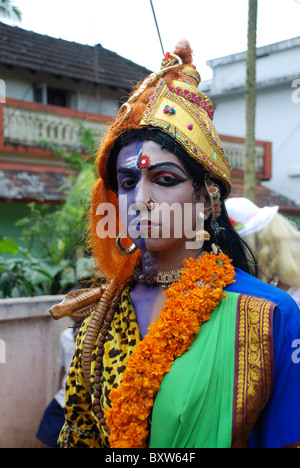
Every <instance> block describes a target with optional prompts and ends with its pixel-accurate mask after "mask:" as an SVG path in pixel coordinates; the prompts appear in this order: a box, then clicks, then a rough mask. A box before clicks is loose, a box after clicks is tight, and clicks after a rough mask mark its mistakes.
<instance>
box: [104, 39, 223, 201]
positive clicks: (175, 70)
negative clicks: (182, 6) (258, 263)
mask: <svg viewBox="0 0 300 468" xmlns="http://www.w3.org/2000/svg"><path fill="white" fill-rule="evenodd" d="M200 82H201V77H200V74H199V73H198V71H197V69H196V67H195V66H194V65H193V64H192V50H191V48H190V45H189V43H188V42H187V41H186V40H182V41H180V42H179V43H178V45H177V46H176V48H175V52H174V53H170V52H167V54H166V55H165V57H164V58H163V60H162V63H161V69H160V71H159V72H157V73H151V75H149V76H148V77H147V78H146V79H145V80H144V81H143V82H142V84H141V85H140V86H139V87H138V88H137V90H135V91H133V93H132V94H131V96H130V97H129V99H128V101H127V102H126V103H125V104H123V105H122V106H121V108H120V111H119V114H118V117H117V119H116V123H115V124H114V134H115V135H116V134H117V131H118V128H119V129H120V133H122V132H126V131H129V130H130V129H132V128H138V127H147V126H152V127H159V128H160V129H162V130H163V131H165V132H166V133H168V134H169V135H171V136H172V137H173V138H175V139H176V140H178V142H179V143H180V144H181V145H182V146H183V147H184V148H185V150H186V151H187V153H188V154H189V155H190V156H191V157H192V158H194V159H195V160H196V161H198V162H199V163H201V164H202V165H203V166H204V168H205V170H206V171H208V172H209V173H210V174H211V175H213V176H214V177H216V178H218V179H219V180H221V181H222V182H223V184H224V186H225V188H226V192H227V193H226V195H227V196H228V195H229V193H230V191H231V176H230V166H231V164H230V161H229V157H228V155H227V154H226V153H225V151H224V149H223V147H222V143H221V140H220V138H219V136H218V134H217V132H216V130H215V127H214V125H213V123H212V120H213V117H214V106H213V104H212V102H211V100H210V99H209V98H208V96H206V95H205V94H204V93H203V92H201V91H200V90H199V84H200ZM148 88H152V89H153V90H154V92H152V95H151V96H150V99H149V98H148V97H147V101H145V100H144V97H145V96H147V94H146V92H147V90H148ZM144 92H145V93H144ZM143 93H144V94H143ZM140 98H141V99H140ZM148 99H149V100H148ZM139 101H141V102H142V103H143V106H145V107H144V111H142V112H143V113H142V114H140V115H141V117H137V115H138V114H137V115H136V114H135V109H136V104H139ZM139 109H140V108H139ZM139 112H140V111H139ZM106 151H109V150H108V147H107V148H106V147H105V146H104V148H103V151H102V154H103V155H105V154H106ZM107 156H108V155H107ZM107 156H106V157H107Z"/></svg>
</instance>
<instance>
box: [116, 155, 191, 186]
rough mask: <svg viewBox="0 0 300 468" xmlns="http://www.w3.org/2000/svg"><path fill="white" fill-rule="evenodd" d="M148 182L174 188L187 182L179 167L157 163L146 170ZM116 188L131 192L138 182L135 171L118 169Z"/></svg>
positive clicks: (123, 168)
mask: <svg viewBox="0 0 300 468" xmlns="http://www.w3.org/2000/svg"><path fill="white" fill-rule="evenodd" d="M147 172H148V174H149V180H150V181H151V182H153V183H154V184H157V185H160V186H163V187H175V186H177V185H180V184H183V183H184V182H186V181H187V180H188V177H187V175H186V174H185V173H184V171H183V169H181V167H180V166H178V165H177V164H174V163H169V162H165V163H159V164H155V165H153V166H149V167H148V168H147ZM117 180H118V186H119V187H120V188H121V189H122V190H125V191H129V190H132V189H134V188H135V187H136V185H137V184H138V182H139V180H140V173H138V172H137V171H136V170H133V169H128V168H125V167H120V168H119V170H118V174H117Z"/></svg>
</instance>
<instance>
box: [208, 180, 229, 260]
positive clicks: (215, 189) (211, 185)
mask: <svg viewBox="0 0 300 468" xmlns="http://www.w3.org/2000/svg"><path fill="white" fill-rule="evenodd" d="M204 184H205V188H206V190H207V193H208V195H209V198H210V201H211V207H212V217H211V227H212V229H213V232H214V237H215V238H217V236H218V234H219V233H220V231H222V230H224V228H222V227H220V226H219V223H218V221H217V220H218V218H219V217H220V215H221V192H220V188H219V186H218V185H217V183H215V182H214V181H213V180H212V179H211V177H210V174H208V173H207V174H206V176H205V181H204ZM211 247H212V251H213V253H214V254H216V255H217V254H218V253H220V252H222V251H221V249H220V247H219V246H218V245H217V244H215V243H213V244H212V246H211Z"/></svg>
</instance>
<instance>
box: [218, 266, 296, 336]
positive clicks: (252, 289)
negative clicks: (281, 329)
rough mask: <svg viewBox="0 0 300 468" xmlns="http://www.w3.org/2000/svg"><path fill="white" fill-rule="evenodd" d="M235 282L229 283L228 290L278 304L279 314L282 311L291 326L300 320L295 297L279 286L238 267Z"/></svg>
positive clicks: (283, 316)
mask: <svg viewBox="0 0 300 468" xmlns="http://www.w3.org/2000/svg"><path fill="white" fill-rule="evenodd" d="M235 271H236V276H235V283H233V284H231V285H229V286H228V287H227V288H226V290H228V291H231V292H237V293H240V294H244V295H249V296H255V297H257V298H261V299H266V300H268V301H270V302H272V303H274V304H275V305H276V310H277V314H276V315H278V312H280V316H281V319H282V320H285V321H286V322H287V324H288V325H289V326H290V327H293V326H294V325H296V324H298V323H299V322H300V313H299V307H298V306H297V304H296V302H295V301H294V299H293V298H292V297H291V296H290V295H289V294H287V293H286V292H284V291H282V290H281V289H279V288H276V287H274V286H271V285H269V284H267V283H264V282H263V281H261V280H259V279H257V278H255V277H254V276H251V275H249V274H248V273H245V272H244V271H242V270H239V269H238V268H236V270H235Z"/></svg>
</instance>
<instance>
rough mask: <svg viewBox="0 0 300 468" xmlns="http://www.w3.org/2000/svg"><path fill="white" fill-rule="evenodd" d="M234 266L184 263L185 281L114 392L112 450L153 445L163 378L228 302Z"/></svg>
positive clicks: (217, 261) (216, 259)
mask: <svg viewBox="0 0 300 468" xmlns="http://www.w3.org/2000/svg"><path fill="white" fill-rule="evenodd" d="M231 262H232V261H231V260H230V259H229V257H227V256H226V255H224V254H222V253H220V254H218V255H215V254H213V253H211V254H205V255H204V256H202V257H200V258H199V259H198V260H196V259H194V258H190V259H189V260H185V261H184V268H183V269H182V273H181V279H180V280H179V281H178V282H176V283H173V284H172V285H171V287H170V288H169V289H168V290H167V291H166V293H165V294H166V295H167V300H166V302H165V304H164V307H163V309H162V310H161V312H160V314H159V316H158V318H157V319H156V320H155V322H154V323H152V324H151V325H150V327H149V332H148V334H147V335H146V336H145V338H144V339H143V341H141V342H140V343H139V345H138V347H137V349H136V351H135V352H134V353H133V354H132V355H131V356H130V357H129V359H128V362H127V367H126V370H125V372H124V375H123V379H122V382H121V384H120V386H119V387H118V388H113V389H112V390H111V393H110V399H111V403H112V408H109V409H108V410H107V411H106V423H107V425H108V427H109V429H110V431H111V433H110V438H109V442H110V447H112V448H143V447H146V446H147V444H146V440H147V437H148V434H149V429H148V417H149V415H150V413H151V411H152V407H153V404H154V399H155V396H156V394H157V392H158V390H159V388H160V384H161V382H162V380H163V377H164V375H165V374H166V373H167V372H169V371H170V369H171V366H172V364H173V362H174V360H175V359H176V358H178V357H179V356H182V355H183V354H184V353H185V352H186V351H187V350H188V349H189V347H190V345H191V344H192V343H193V341H194V338H195V335H196V334H197V333H198V332H199V330H200V326H201V325H202V323H204V322H206V321H208V320H209V318H210V314H211V313H212V312H213V311H214V310H215V308H216V307H217V305H218V304H219V302H220V300H221V299H223V298H224V297H226V294H225V293H224V292H223V289H224V287H225V286H227V285H228V284H231V283H233V282H234V276H235V272H234V268H233V266H232V265H231Z"/></svg>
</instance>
